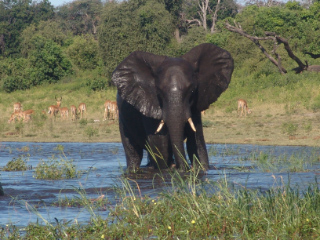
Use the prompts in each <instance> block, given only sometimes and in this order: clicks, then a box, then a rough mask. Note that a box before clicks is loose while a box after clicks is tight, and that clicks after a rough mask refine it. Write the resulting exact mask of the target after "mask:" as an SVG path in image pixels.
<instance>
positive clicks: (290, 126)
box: [282, 122, 298, 136]
mask: <svg viewBox="0 0 320 240" xmlns="http://www.w3.org/2000/svg"><path fill="white" fill-rule="evenodd" d="M297 130H298V125H297V124H294V123H292V122H286V123H283V124H282V132H283V133H284V134H287V135H289V136H294V135H295V134H296V132H297Z"/></svg>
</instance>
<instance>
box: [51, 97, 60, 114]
mask: <svg viewBox="0 0 320 240" xmlns="http://www.w3.org/2000/svg"><path fill="white" fill-rule="evenodd" d="M55 99H56V101H57V105H51V106H49V111H48V114H50V117H51V118H52V117H55V116H56V114H57V113H58V112H59V109H60V105H61V101H62V97H61V98H60V99H57V98H56V97H55Z"/></svg>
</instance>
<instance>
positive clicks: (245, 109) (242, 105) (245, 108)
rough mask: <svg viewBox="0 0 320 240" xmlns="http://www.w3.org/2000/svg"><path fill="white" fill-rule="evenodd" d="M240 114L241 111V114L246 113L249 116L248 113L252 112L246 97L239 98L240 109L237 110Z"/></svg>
mask: <svg viewBox="0 0 320 240" xmlns="http://www.w3.org/2000/svg"><path fill="white" fill-rule="evenodd" d="M237 113H238V115H239V113H240V116H242V115H243V113H244V115H245V116H247V113H248V114H250V113H251V109H249V107H248V104H247V101H246V100H244V99H239V100H238V111H237Z"/></svg>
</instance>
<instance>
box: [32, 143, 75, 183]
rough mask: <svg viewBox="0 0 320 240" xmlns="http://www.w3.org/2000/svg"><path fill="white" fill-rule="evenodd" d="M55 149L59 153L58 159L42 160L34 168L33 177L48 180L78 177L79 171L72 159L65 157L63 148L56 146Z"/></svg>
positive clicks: (53, 157)
mask: <svg viewBox="0 0 320 240" xmlns="http://www.w3.org/2000/svg"><path fill="white" fill-rule="evenodd" d="M56 149H57V150H59V151H60V159H57V158H55V156H52V158H49V159H47V160H44V159H42V160H41V161H40V162H39V163H38V165H37V166H36V169H35V171H34V176H33V177H35V178H37V179H49V180H57V179H70V178H78V177H80V176H81V171H79V170H77V167H76V165H75V164H74V163H73V160H72V159H68V158H67V157H66V155H65V154H64V151H63V149H64V147H63V146H62V145H58V146H57V148H56Z"/></svg>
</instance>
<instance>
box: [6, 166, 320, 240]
mask: <svg viewBox="0 0 320 240" xmlns="http://www.w3.org/2000/svg"><path fill="white" fill-rule="evenodd" d="M162 177H163V179H165V181H166V182H165V183H164V184H166V185H167V188H165V189H166V190H163V191H162V192H161V193H160V194H158V195H157V196H156V197H151V196H148V195H143V194H142V192H141V190H140V186H139V184H138V182H137V181H136V180H133V179H131V178H128V177H127V178H125V177H124V178H122V179H121V184H119V186H117V191H116V192H118V194H119V195H118V196H117V197H116V199H118V200H117V204H116V205H115V206H114V205H108V206H107V209H108V211H109V212H110V213H109V216H108V217H107V218H106V219H102V218H101V217H100V216H99V215H97V214H96V213H95V211H94V208H95V206H94V204H93V203H92V201H88V200H86V198H87V197H86V194H85V192H84V191H81V193H79V195H80V198H84V200H82V201H79V202H82V204H84V207H86V208H87V209H91V210H90V212H92V215H91V221H90V222H89V223H87V224H85V223H74V222H73V223H71V221H70V222H60V221H58V219H56V222H55V223H50V224H49V223H47V224H45V225H40V224H37V223H33V224H29V225H28V226H27V227H26V229H25V230H26V232H25V235H24V238H25V239H33V238H38V239H43V238H46V239H72V238H76V239H154V238H156V239H172V238H173V239H311V238H313V239H315V238H319V237H320V228H319V226H320V218H319V214H320V191H319V189H318V188H319V186H318V183H315V184H313V185H310V186H309V188H307V189H306V190H305V191H301V190H300V189H299V188H295V189H293V188H290V187H289V186H285V185H283V186H279V187H277V188H273V189H270V190H268V191H266V192H260V191H258V190H250V189H246V188H244V187H239V186H237V187H234V186H233V185H232V184H231V183H230V182H229V181H228V179H227V177H226V176H222V177H221V179H220V180H219V181H217V182H212V181H209V180H206V178H205V175H202V174H200V172H195V171H191V172H190V173H189V174H187V175H181V174H179V173H177V172H175V171H172V172H171V173H170V174H169V178H168V175H167V176H164V175H163V176H162ZM19 234H20V233H19V230H18V229H16V228H14V227H13V226H7V227H6V228H4V229H2V230H1V231H0V237H1V239H12V237H16V239H19V238H23V237H22V236H21V235H19Z"/></svg>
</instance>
